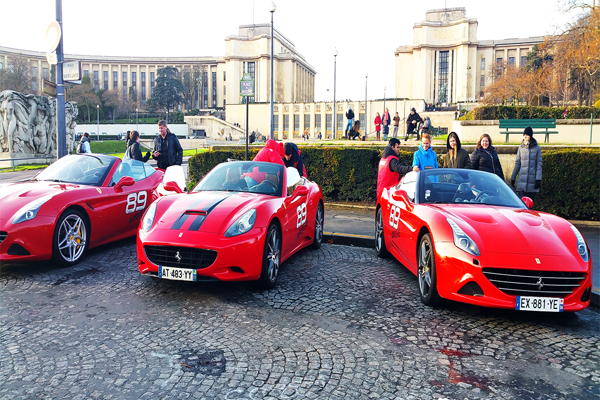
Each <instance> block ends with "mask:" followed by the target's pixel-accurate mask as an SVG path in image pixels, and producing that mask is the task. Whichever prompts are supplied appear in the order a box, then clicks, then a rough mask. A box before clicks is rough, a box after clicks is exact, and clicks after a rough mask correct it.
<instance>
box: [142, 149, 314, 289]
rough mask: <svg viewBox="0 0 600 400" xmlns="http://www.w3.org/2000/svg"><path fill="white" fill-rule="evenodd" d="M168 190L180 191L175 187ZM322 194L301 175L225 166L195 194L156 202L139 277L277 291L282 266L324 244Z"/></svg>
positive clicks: (257, 165) (255, 165)
mask: <svg viewBox="0 0 600 400" xmlns="http://www.w3.org/2000/svg"><path fill="white" fill-rule="evenodd" d="M165 188H166V189H172V190H176V191H178V192H179V191H180V190H179V189H178V188H177V186H176V185H171V184H170V182H167V183H166V184H165ZM323 219H324V209H323V193H322V192H321V188H320V187H319V186H318V185H317V184H316V183H314V182H311V181H309V180H307V179H305V178H302V177H300V176H299V174H298V170H297V169H295V168H292V167H289V168H285V167H284V166H283V165H278V164H273V163H266V162H258V161H235V162H226V163H222V164H219V165H217V166H216V167H215V168H213V169H212V170H211V171H210V172H209V173H208V174H207V175H206V176H205V177H204V179H202V180H201V181H200V182H199V183H198V185H197V186H196V187H195V188H194V190H192V191H191V192H189V193H181V194H178V195H174V196H166V197H161V198H160V199H159V200H158V201H156V202H154V203H152V205H151V206H150V207H149V208H148V210H147V211H146V213H145V214H144V217H143V219H142V224H141V227H140V229H139V233H138V241H137V254H138V266H139V270H140V272H141V273H142V274H144V275H149V276H153V277H158V278H163V279H174V280H185V281H201V280H204V281H206V280H215V279H216V280H221V281H245V280H258V281H259V284H260V286H262V287H264V288H271V287H273V286H274V285H275V283H276V280H277V276H278V274H279V267H280V265H281V263H283V262H284V261H285V260H286V259H287V258H289V257H290V256H292V255H293V254H294V253H295V252H297V251H298V250H300V249H302V248H304V247H306V246H309V245H310V246H312V247H313V248H319V247H320V246H321V240H322V239H323Z"/></svg>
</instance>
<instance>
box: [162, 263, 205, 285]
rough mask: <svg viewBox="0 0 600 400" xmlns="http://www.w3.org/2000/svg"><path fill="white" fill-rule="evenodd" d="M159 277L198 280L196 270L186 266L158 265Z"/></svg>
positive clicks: (176, 279)
mask: <svg viewBox="0 0 600 400" xmlns="http://www.w3.org/2000/svg"><path fill="white" fill-rule="evenodd" d="M158 277H159V278H163V279H172V280H174V281H194V282H195V281H196V270H195V269H185V268H172V267H161V266H159V267H158Z"/></svg>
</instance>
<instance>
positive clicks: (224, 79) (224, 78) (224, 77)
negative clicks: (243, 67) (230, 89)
mask: <svg viewBox="0 0 600 400" xmlns="http://www.w3.org/2000/svg"><path fill="white" fill-rule="evenodd" d="M226 80H227V77H226V76H225V71H223V82H225V81H226Z"/></svg>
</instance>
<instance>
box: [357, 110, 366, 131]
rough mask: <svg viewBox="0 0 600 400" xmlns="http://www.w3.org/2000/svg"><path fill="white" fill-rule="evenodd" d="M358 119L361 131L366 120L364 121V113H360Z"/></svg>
mask: <svg viewBox="0 0 600 400" xmlns="http://www.w3.org/2000/svg"><path fill="white" fill-rule="evenodd" d="M358 118H359V121H360V131H361V132H363V131H364V130H365V126H367V125H366V122H365V113H362V114H360V116H359V117H358Z"/></svg>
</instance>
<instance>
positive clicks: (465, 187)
mask: <svg viewBox="0 0 600 400" xmlns="http://www.w3.org/2000/svg"><path fill="white" fill-rule="evenodd" d="M469 192H471V193H473V192H472V190H471V186H469V184H468V183H461V184H460V185H458V189H457V190H456V193H454V197H453V198H452V202H453V203H455V202H456V199H458V198H461V199H462V197H459V194H467V193H469ZM461 201H462V200H461Z"/></svg>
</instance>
